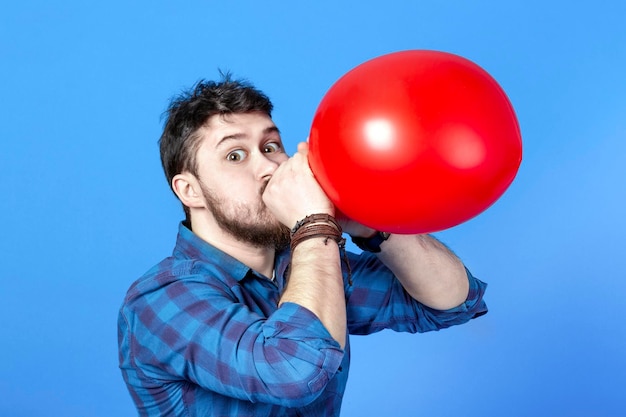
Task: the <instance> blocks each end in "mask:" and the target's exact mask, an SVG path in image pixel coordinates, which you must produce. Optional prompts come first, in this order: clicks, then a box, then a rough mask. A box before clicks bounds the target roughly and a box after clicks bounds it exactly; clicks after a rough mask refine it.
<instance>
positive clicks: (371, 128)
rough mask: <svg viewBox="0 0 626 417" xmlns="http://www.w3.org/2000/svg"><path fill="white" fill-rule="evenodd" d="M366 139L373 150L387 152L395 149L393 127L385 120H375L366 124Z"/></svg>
mask: <svg viewBox="0 0 626 417" xmlns="http://www.w3.org/2000/svg"><path fill="white" fill-rule="evenodd" d="M364 130H365V139H366V140H367V143H368V144H369V146H370V147H371V148H373V149H378V150H381V151H382V150H387V149H390V148H391V147H393V137H394V133H395V132H394V129H393V125H392V124H391V123H389V122H388V121H387V120H385V119H374V120H370V121H368V122H367V123H365V127H364Z"/></svg>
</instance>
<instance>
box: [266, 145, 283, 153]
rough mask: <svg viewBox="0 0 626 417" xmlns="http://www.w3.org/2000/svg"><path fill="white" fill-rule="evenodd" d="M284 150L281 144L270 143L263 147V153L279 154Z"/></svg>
mask: <svg viewBox="0 0 626 417" xmlns="http://www.w3.org/2000/svg"><path fill="white" fill-rule="evenodd" d="M282 149H283V147H282V146H281V145H280V143H277V142H270V143H268V144H266V145H265V146H263V153H274V152H279V151H281V150H282Z"/></svg>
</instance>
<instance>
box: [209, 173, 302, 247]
mask: <svg viewBox="0 0 626 417" xmlns="http://www.w3.org/2000/svg"><path fill="white" fill-rule="evenodd" d="M199 182H200V189H201V190H202V195H203V197H204V199H205V201H206V202H207V205H208V209H209V211H210V212H211V214H213V217H214V218H215V221H216V222H217V224H218V225H219V226H220V227H221V228H222V229H223V230H225V231H226V232H227V233H228V234H230V235H231V236H233V237H234V238H235V239H237V240H239V241H240V242H244V243H249V244H251V245H253V246H256V247H274V248H275V249H277V250H281V249H284V248H286V247H287V246H288V245H289V242H290V241H291V231H290V230H289V228H288V227H287V226H285V225H284V224H282V223H280V222H279V221H278V220H276V218H275V217H274V216H273V215H272V213H271V212H270V211H269V209H268V208H267V206H266V205H265V203H263V198H262V196H263V191H264V190H265V187H266V186H267V183H265V184H263V186H262V187H261V189H260V190H259V203H258V204H257V205H256V207H253V206H247V205H244V204H241V203H240V204H238V205H236V206H235V207H234V209H233V210H231V211H230V213H229V212H228V210H226V208H225V202H224V200H223V199H220V198H218V197H216V196H215V195H214V194H215V193H213V192H211V190H209V188H208V187H207V186H206V185H205V184H204V183H203V182H202V181H199Z"/></svg>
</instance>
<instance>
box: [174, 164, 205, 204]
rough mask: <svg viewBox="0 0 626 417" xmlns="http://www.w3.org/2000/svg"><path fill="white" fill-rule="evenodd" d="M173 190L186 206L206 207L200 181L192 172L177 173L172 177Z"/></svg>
mask: <svg viewBox="0 0 626 417" xmlns="http://www.w3.org/2000/svg"><path fill="white" fill-rule="evenodd" d="M172 190H174V193H176V196H177V197H178V199H179V200H180V202H181V203H183V204H184V205H185V206H187V207H189V208H204V207H206V204H205V201H204V196H203V195H202V190H201V189H200V183H199V182H198V179H197V178H196V177H195V176H194V175H193V174H191V173H190V172H184V173H182V174H177V175H176V176H174V178H172Z"/></svg>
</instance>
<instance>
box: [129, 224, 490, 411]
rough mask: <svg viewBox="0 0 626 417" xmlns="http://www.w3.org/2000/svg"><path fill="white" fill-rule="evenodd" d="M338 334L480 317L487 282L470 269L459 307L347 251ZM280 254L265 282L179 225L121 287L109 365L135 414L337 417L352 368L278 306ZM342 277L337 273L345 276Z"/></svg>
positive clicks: (310, 327) (307, 315) (304, 318)
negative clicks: (411, 292)
mask: <svg viewBox="0 0 626 417" xmlns="http://www.w3.org/2000/svg"><path fill="white" fill-rule="evenodd" d="M348 256H349V259H350V264H351V268H352V285H350V284H349V283H348V281H347V277H346V276H344V278H346V279H344V281H345V282H346V284H345V291H346V300H347V313H348V329H349V332H350V333H351V334H369V333H373V332H377V331H379V330H382V329H393V330H396V331H404V332H412V333H414V332H424V331H429V330H438V329H442V328H445V327H449V326H452V325H456V324H461V323H465V322H467V321H468V320H470V319H472V318H474V317H478V316H479V315H482V314H484V313H486V312H487V308H486V305H485V303H484V302H483V301H482V296H483V293H484V290H485V287H486V284H484V283H483V282H481V281H479V280H478V279H476V278H474V277H472V276H471V274H469V272H468V277H469V280H470V294H469V296H468V299H467V301H466V302H465V303H464V304H462V305H461V306H459V307H457V308H454V309H451V310H446V311H437V310H432V309H429V308H428V307H426V306H424V305H421V304H420V303H418V302H416V301H415V300H413V299H412V298H411V297H410V296H408V295H407V294H406V292H405V291H404V290H403V289H402V286H401V285H400V284H399V282H398V281H397V280H396V279H395V278H394V277H393V275H392V273H391V272H390V271H389V269H387V268H386V267H385V266H384V265H382V263H381V262H380V261H378V259H377V258H376V256H375V255H372V254H370V253H363V254H360V255H356V254H352V253H349V254H348ZM288 263H289V253H279V254H277V257H276V278H275V280H274V281H272V280H270V279H268V278H266V277H264V276H262V275H260V274H258V273H256V272H255V271H253V270H251V269H250V268H248V267H247V266H245V265H244V264H242V263H241V262H239V261H237V260H236V259H234V258H232V257H231V256H229V255H227V254H226V253H224V252H222V251H220V250H218V249H216V248H215V247H213V246H211V245H209V244H207V243H206V242H205V241H203V240H201V239H200V238H199V237H197V236H196V235H195V234H193V232H191V231H190V230H189V229H188V228H187V227H185V225H183V224H181V226H180V228H179V234H178V239H177V242H176V247H175V249H174V252H173V254H172V256H171V257H169V258H166V259H164V260H163V261H162V262H161V263H159V264H158V265H156V266H155V267H154V268H153V269H151V270H150V271H148V272H147V273H146V274H145V275H144V276H143V277H142V278H140V279H139V280H138V281H136V282H135V283H134V284H133V285H132V286H131V287H130V289H129V291H128V293H127V296H126V298H125V299H124V303H123V305H122V308H121V309H120V314H119V320H118V337H119V361H120V369H121V370H122V375H123V377H124V381H125V382H126V385H127V387H128V389H129V391H130V394H131V396H132V398H133V400H134V402H135V404H136V406H137V409H138V410H139V414H140V415H141V416H239V417H244V416H255V417H261V416H273V417H280V416H316V417H319V416H338V415H339V410H340V407H341V400H342V396H343V392H344V390H345V386H346V381H347V377H348V369H349V365H350V361H349V358H350V354H349V349H350V347H349V343H346V346H345V348H344V350H342V349H341V348H340V347H339V344H338V343H337V342H336V341H335V340H333V338H332V337H331V335H330V334H329V333H328V331H327V330H326V328H325V327H324V326H323V325H322V323H321V322H320V321H319V319H318V318H317V317H316V316H315V315H314V314H312V313H311V312H310V311H308V310H307V309H305V308H303V307H301V306H299V305H297V304H293V303H285V304H283V305H281V307H280V308H279V307H277V304H278V300H279V298H280V295H281V293H282V290H283V287H284V285H285V272H286V270H287V266H288ZM344 275H345V274H344Z"/></svg>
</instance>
